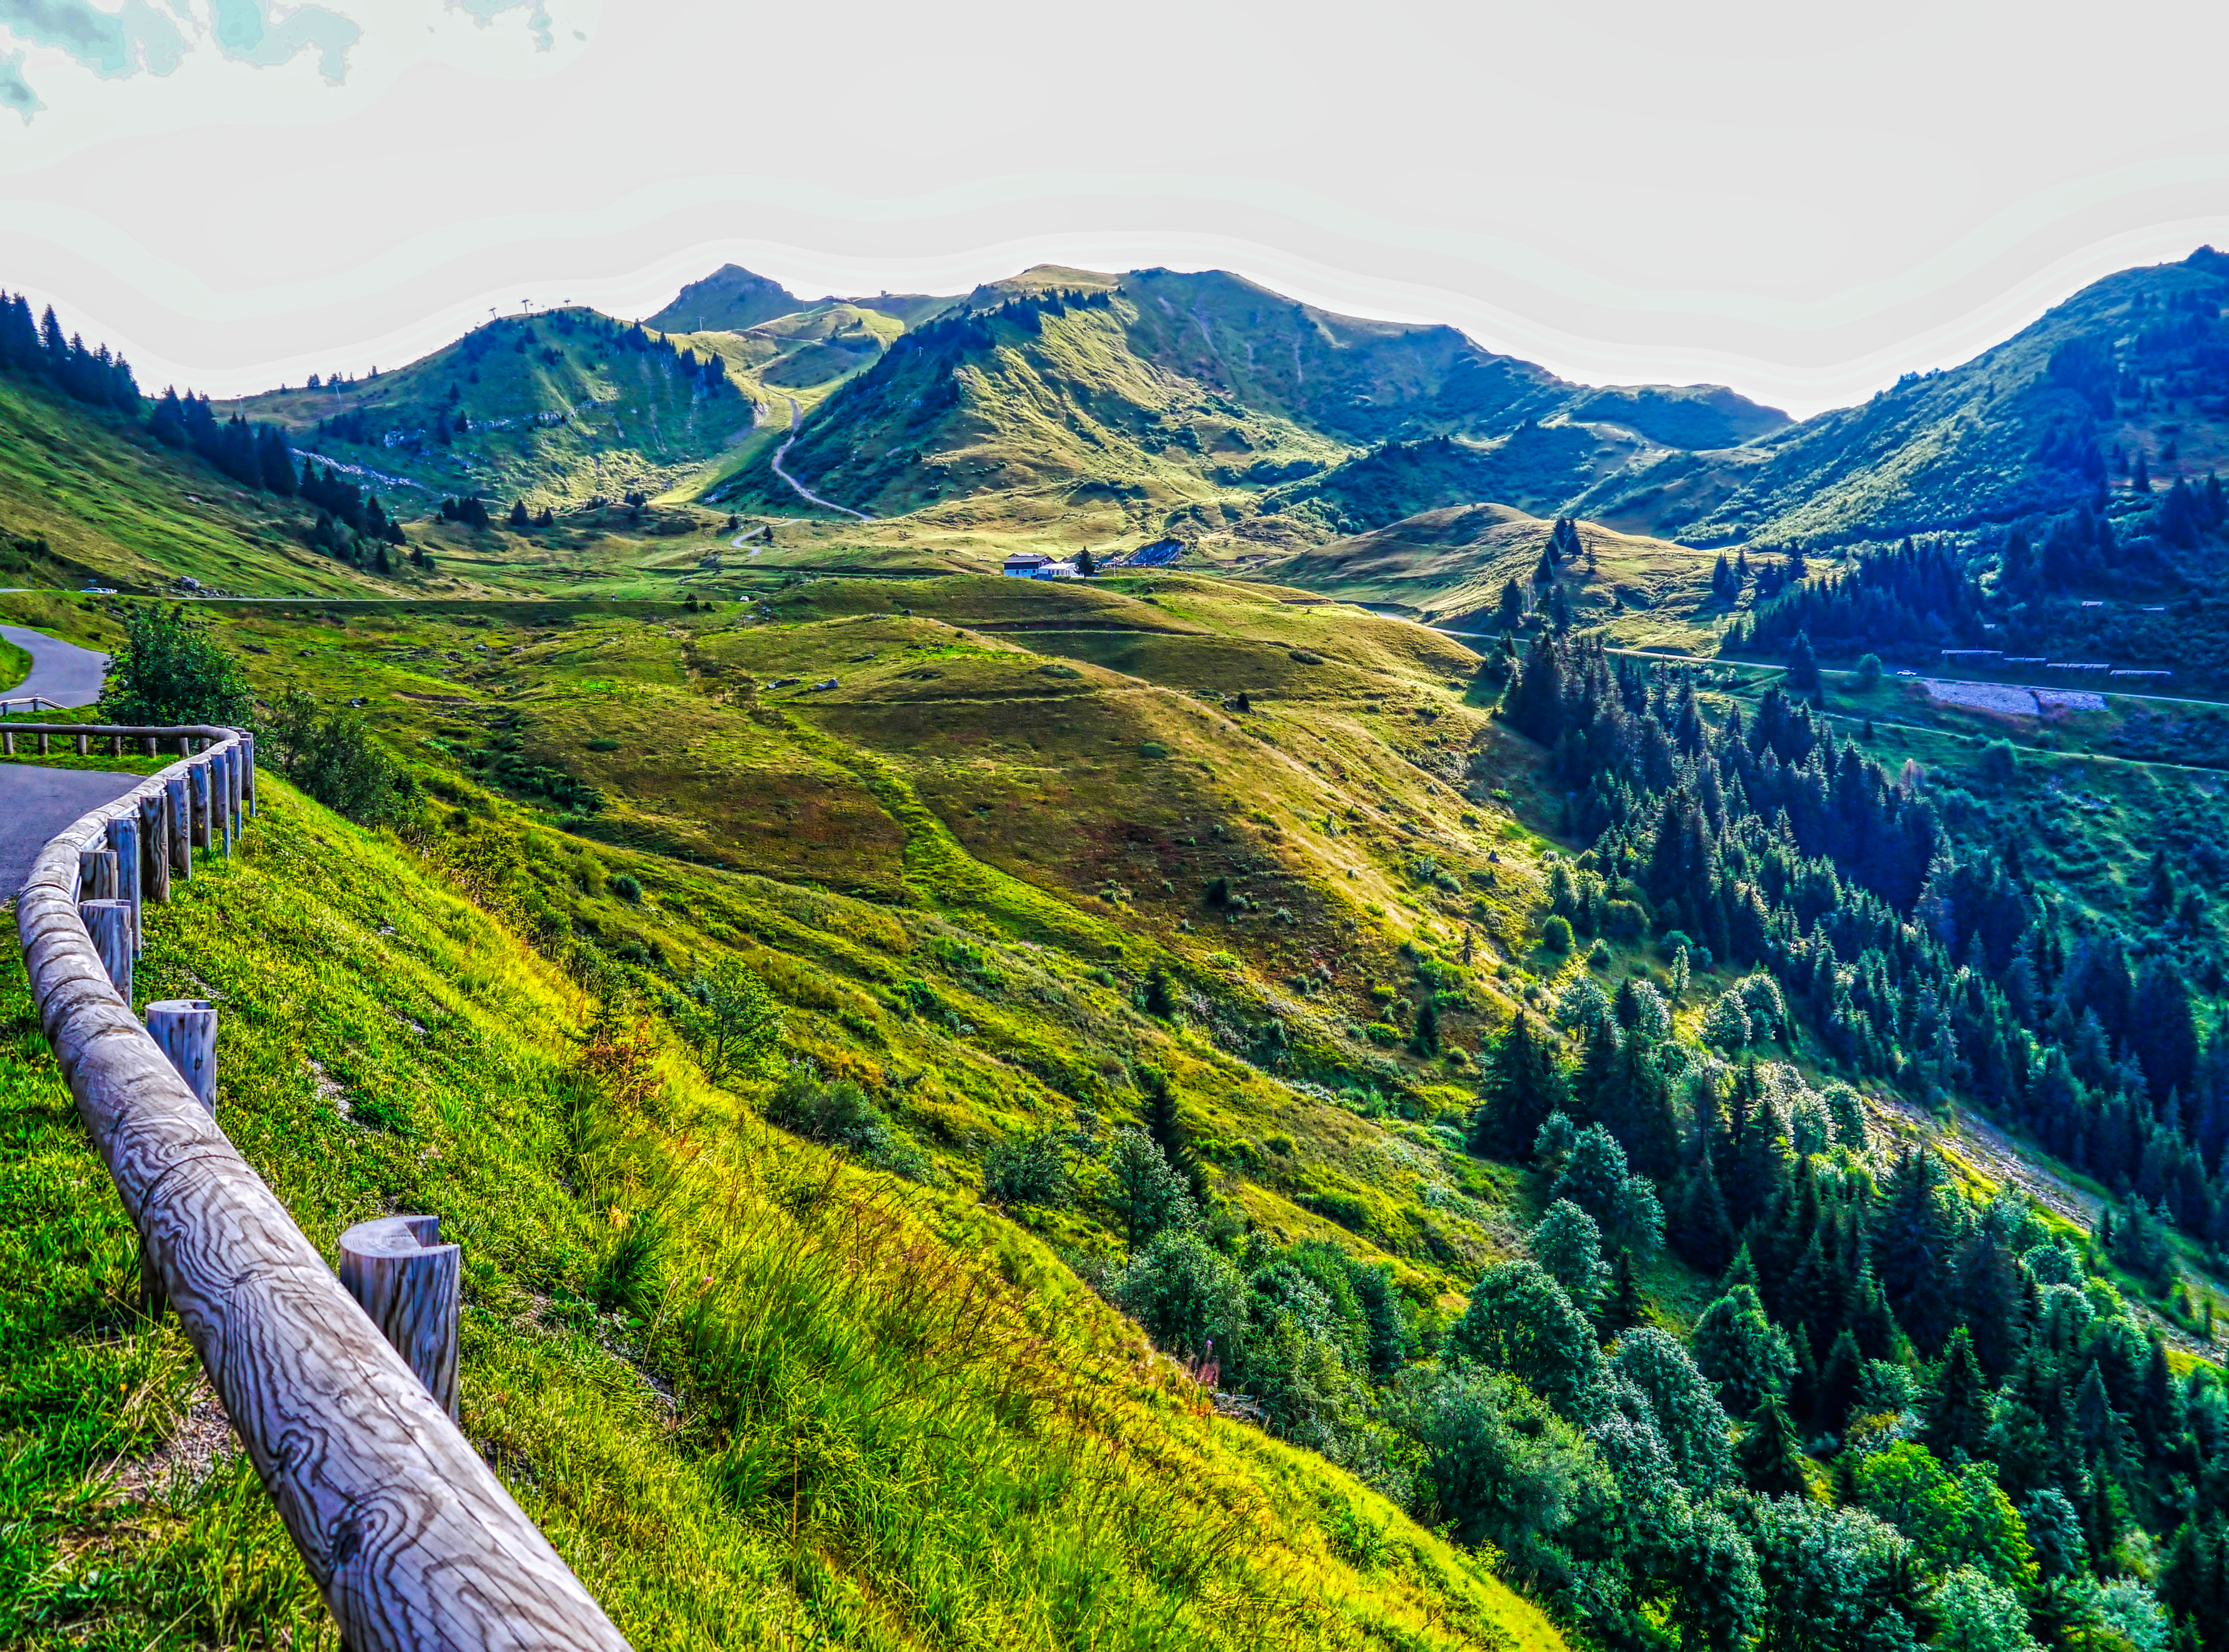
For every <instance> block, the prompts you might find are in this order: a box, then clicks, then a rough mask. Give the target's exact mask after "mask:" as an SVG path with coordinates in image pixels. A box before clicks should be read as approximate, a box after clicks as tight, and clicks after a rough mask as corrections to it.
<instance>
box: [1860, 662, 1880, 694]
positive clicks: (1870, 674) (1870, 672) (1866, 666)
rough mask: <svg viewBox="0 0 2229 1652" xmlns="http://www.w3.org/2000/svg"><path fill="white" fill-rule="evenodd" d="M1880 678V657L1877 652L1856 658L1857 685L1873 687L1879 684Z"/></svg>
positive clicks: (1867, 687) (1865, 687)
mask: <svg viewBox="0 0 2229 1652" xmlns="http://www.w3.org/2000/svg"><path fill="white" fill-rule="evenodd" d="M1880 679H1881V657H1880V656H1879V654H1865V655H1861V656H1860V658H1859V660H1858V686H1859V687H1860V688H1864V689H1870V688H1875V687H1878V686H1879V683H1880Z"/></svg>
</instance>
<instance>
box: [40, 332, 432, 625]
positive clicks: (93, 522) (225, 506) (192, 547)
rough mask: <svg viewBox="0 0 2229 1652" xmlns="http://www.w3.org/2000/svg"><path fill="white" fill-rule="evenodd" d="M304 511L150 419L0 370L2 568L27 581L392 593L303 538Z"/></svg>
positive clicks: (252, 592) (262, 591)
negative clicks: (193, 453) (177, 446)
mask: <svg viewBox="0 0 2229 1652" xmlns="http://www.w3.org/2000/svg"><path fill="white" fill-rule="evenodd" d="M306 519H307V518H306V514H305V512H304V511H303V510H302V509H301V507H300V506H299V505H292V504H291V503H290V504H285V505H282V503H281V502H280V501H279V499H278V498H275V497H274V496H273V495H271V494H267V493H249V492H246V491H245V490H243V489H241V487H240V486H239V485H237V484H236V483H234V482H233V481H232V480H231V479H229V478H227V477H225V476H222V475H221V474H219V473H218V472H216V471H215V470H213V469H211V468H210V467H209V466H206V465H203V464H202V463H201V462H200V461H199V460H196V459H194V458H192V457H190V456H188V455H185V454H181V453H174V452H172V451H171V450H170V449H169V448H166V447H163V446H162V445H161V444H160V443H158V442H157V441H156V440H154V439H153V438H152V437H151V435H149V434H148V433H147V429H146V427H145V425H144V424H142V423H138V422H133V421H125V420H124V419H122V418H121V417H119V416H118V415H112V414H105V413H92V412H88V411H87V409H85V408H82V407H80V405H78V404H77V403H75V402H69V401H66V400H64V399H63V398H62V397H61V396H58V395H52V394H50V393H49V392H48V391H47V390H45V389H42V388H38V387H35V386H31V385H28V384H26V383H25V382H23V381H22V379H20V378H16V377H13V376H8V377H0V536H4V537H0V571H4V574H5V575H6V577H7V579H8V582H10V583H11V584H19V585H62V586H70V587H74V586H80V585H85V584H98V585H107V586H114V587H117V588H128V589H139V590H174V591H175V590H178V589H181V587H180V586H179V585H178V583H177V582H178V580H179V578H180V577H181V576H184V577H187V578H190V579H193V580H196V581H197V582H200V583H201V584H202V586H204V587H207V588H211V589H215V590H222V591H230V592H234V593H238V594H241V595H276V594H280V593H286V594H294V593H318V594H332V595H343V594H355V595H375V594H377V593H379V592H381V591H382V590H385V589H388V588H389V586H388V585H387V582H384V581H381V580H377V579H374V578H371V577H369V576H368V575H364V574H363V573H361V572H359V571H358V570H357V569H354V568H351V567H350V566H348V565H347V564H345V563H343V562H338V561H337V560H335V559H334V558H332V557H329V556H318V554H317V553H315V552H313V551H312V550H309V549H308V548H307V547H306V546H305V545H304V544H303V543H302V542H301V540H300V538H299V537H298V536H299V530H300V528H301V527H302V526H303V525H304V524H305V522H306Z"/></svg>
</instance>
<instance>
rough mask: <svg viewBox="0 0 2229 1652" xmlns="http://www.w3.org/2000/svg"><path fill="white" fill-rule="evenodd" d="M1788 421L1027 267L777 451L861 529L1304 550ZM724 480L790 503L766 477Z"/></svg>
mask: <svg viewBox="0 0 2229 1652" xmlns="http://www.w3.org/2000/svg"><path fill="white" fill-rule="evenodd" d="M811 313H812V312H800V316H799V318H804V317H807V316H809V315H810V314H811ZM799 318H791V321H792V322H793V321H795V320H797V319H799ZM766 325H767V326H768V327H775V326H781V325H790V322H778V323H768V324H766ZM863 353H864V347H863ZM1785 422H1786V421H1785V420H1784V419H1783V417H1782V416H1781V415H1778V414H1776V413H1774V412H1773V411H1772V410H1770V409H1769V408H1757V407H1756V406H1754V405H1753V404H1751V403H1749V402H1744V401H1743V400H1742V399H1741V398H1740V397H1738V396H1735V395H1732V394H1731V392H1728V391H1725V390H1722V389H1712V388H1709V387H1690V388H1678V389H1672V388H1665V387H1640V388H1637V389H1628V390H1620V391H1616V392H1609V391H1603V392H1596V391H1590V390H1587V389H1584V388H1583V387H1580V386H1575V385H1571V384H1567V383H1565V382H1564V381H1562V380H1560V379H1558V378H1556V377H1555V376H1553V375H1551V374H1549V373H1547V372H1545V370H1541V369H1539V368H1537V367H1533V366H1532V365H1531V364H1530V363H1524V362H1519V361H1516V360H1514V359H1513V358H1511V357H1500V356H1494V355H1492V354H1490V353H1488V352H1486V351H1482V350H1480V349H1479V348H1478V347H1477V346H1476V345H1474V344H1472V343H1471V342H1470V341H1469V340H1468V339H1467V338H1465V337H1463V336H1462V335H1461V334H1460V333H1458V332H1455V331H1454V330H1452V329H1450V328H1445V327H1418V326H1410V325H1402V324H1394V323H1381V322H1371V321H1363V320H1358V319H1356V318H1351V317H1343V316H1338V315H1334V314H1332V313H1330V312H1324V311H1319V310H1315V309H1313V308H1310V307H1308V306H1306V305H1296V304H1294V303H1293V302H1291V301H1290V300H1288V299H1282V298H1281V297H1279V296H1278V295H1277V294H1275V293H1274V292H1269V291H1268V290H1267V289H1265V288H1262V287H1260V286H1255V285H1253V284H1251V283H1249V282H1246V281H1243V280H1239V279H1238V278H1237V277H1235V276H1230V275H1227V274H1224V273H1219V272H1209V273H1204V274H1199V275H1183V274H1177V273H1172V272H1170V271H1166V270H1146V271H1138V272H1134V273H1130V274H1127V275H1122V276H1108V275H1102V274H1099V273H1094V272H1090V271H1083V270H1071V269H1064V268H1059V267H1040V268H1037V269H1033V270H1029V271H1025V272H1024V273H1022V274H1020V275H1018V276H1016V277H1014V278H1012V279H1011V280H1004V281H998V282H992V283H989V284H987V285H986V286H981V287H979V288H977V289H976V290H975V291H974V292H973V293H971V294H969V295H968V298H967V300H966V302H965V305H964V306H961V307H960V308H955V309H954V310H952V311H950V312H947V313H946V314H945V315H944V316H942V317H941V318H940V319H938V320H937V321H935V322H931V323H928V324H925V325H916V326H915V331H913V332H911V333H909V336H908V337H907V338H906V339H905V340H904V341H903V344H900V345H898V346H896V347H894V348H892V349H891V350H890V352H889V354H888V355H887V356H886V357H883V359H882V360H880V361H879V362H877V363H875V364H874V365H873V366H872V367H871V368H870V370H868V371H867V372H865V373H864V374H863V375H862V376H860V377H859V378H858V380H857V381H855V382H853V383H851V385H850V386H848V387H847V388H846V389H845V391H844V393H842V394H841V395H837V396H834V397H832V398H831V399H830V400H829V402H827V404H826V406H825V408H823V409H822V410H821V411H820V412H819V414H817V415H816V416H815V418H814V420H813V422H812V423H811V424H810V425H809V426H808V427H807V428H806V433H805V434H804V435H803V437H802V438H801V439H800V441H799V442H798V443H797V445H796V447H795V448H794V449H793V456H794V460H795V461H796V462H795V466H793V468H795V469H796V470H797V471H798V473H800V475H804V476H807V477H809V478H818V479H819V480H817V481H814V482H813V484H812V485H813V486H814V487H815V488H816V489H818V490H819V491H821V492H825V494H826V495H827V497H829V498H833V499H836V500H838V502H840V503H845V504H848V505H852V506H853V507H854V508H856V509H859V510H864V511H870V512H871V513H872V514H875V515H877V516H896V515H903V514H905V513H907V512H909V511H919V512H922V514H923V516H924V517H925V519H926V520H927V521H928V522H931V523H935V522H939V521H944V520H949V519H951V518H952V517H954V516H955V515H957V514H958V513H960V511H973V512H974V513H975V514H976V515H977V516H978V517H979V518H980V517H983V516H985V515H990V516H994V517H995V516H999V515H1005V517H1008V518H1009V519H1012V518H1014V517H1026V516H1027V515H1029V514H1030V512H1031V510H1032V508H1033V507H1034V508H1035V509H1036V510H1037V511H1042V510H1043V509H1044V508H1045V506H1046V505H1049V504H1050V503H1051V502H1053V501H1055V500H1057V501H1059V502H1060V503H1062V504H1063V505H1070V506H1074V505H1081V504H1095V505H1098V506H1099V507H1100V509H1101V511H1102V513H1103V515H1104V516H1105V517H1107V518H1108V520H1109V521H1110V523H1111V524H1119V529H1118V530H1134V531H1139V532H1147V531H1158V530H1164V529H1167V528H1170V527H1172V526H1181V527H1185V528H1188V529H1190V530H1192V531H1194V532H1207V533H1212V532H1214V531H1217V530H1222V529H1225V528H1229V527H1233V526H1236V525H1237V524H1242V523H1243V524H1251V527H1252V529H1253V530H1258V531H1260V532H1261V533H1263V534H1266V535H1269V536H1270V537H1280V536H1282V537H1285V538H1287V539H1292V538H1294V537H1298V538H1300V539H1301V540H1303V541H1305V540H1306V539H1308V538H1320V537H1324V536H1325V535H1326V534H1328V533H1333V532H1342V531H1355V530H1359V529H1364V528H1370V527H1378V526H1383V525H1384V524H1386V523H1389V522H1391V521H1393V520H1396V519H1397V518H1398V517H1402V516H1405V515H1409V514H1411V513H1412V512H1414V511H1417V510H1421V509H1425V508H1429V507H1430V506H1433V505H1444V504H1457V503H1470V502H1474V501H1477V500H1481V499H1507V500H1510V501H1512V502H1515V503H1519V504H1523V505H1528V506H1530V507H1532V508H1535V509H1543V510H1555V509H1559V508H1561V506H1562V505H1563V504H1564V502H1565V501H1567V500H1570V499H1572V498H1577V497H1579V496H1580V495H1582V494H1583V493H1585V492H1588V491H1589V490H1590V489H1594V488H1596V487H1597V486H1599V485H1602V484H1603V481H1604V479H1606V478H1607V477H1609V476H1611V475H1614V474H1622V473H1623V472H1627V471H1628V470H1630V469H1632V468H1634V467H1635V466H1639V465H1641V463H1642V462H1643V461H1644V460H1657V459H1661V457H1662V456H1663V455H1664V454H1665V453H1666V452H1667V448H1666V447H1665V446H1664V444H1665V443H1666V442H1667V441H1677V442H1680V443H1707V444H1710V445H1712V446H1714V447H1725V446H1730V445H1732V444H1735V443H1738V442H1742V441H1746V440H1750V438H1752V437H1754V436H1757V435H1759V434H1763V433H1766V432H1769V431H1771V430H1775V429H1777V428H1779V427H1781V426H1782V425H1783V424H1785ZM1449 436H1459V437H1461V438H1463V439H1464V445H1463V446H1462V447H1460V448H1457V447H1450V446H1449V444H1448V443H1447V442H1446V441H1445V440H1442V439H1443V438H1446V437H1449ZM1411 443H1414V444H1421V447H1422V450H1423V452H1424V453H1426V454H1427V455H1428V456H1429V457H1428V458H1427V459H1426V460H1423V461H1422V463H1423V468H1424V469H1427V470H1429V471H1430V472H1432V474H1430V475H1429V476H1417V475H1410V474H1398V475H1396V474H1389V472H1413V471H1416V469H1417V468H1418V467H1419V462H1418V461H1417V460H1415V459H1414V458H1413V457H1411V449H1410V447H1409V446H1407V445H1405V444H1411ZM1365 447H1367V448H1369V449H1371V452H1370V453H1368V454H1367V456H1366V457H1365V456H1364V455H1363V454H1361V453H1358V451H1357V450H1358V449H1360V448H1365ZM1680 451H1681V452H1683V453H1684V452H1685V451H1686V449H1685V448H1684V447H1682V448H1681V449H1680ZM1347 461H1352V463H1350V462H1347ZM1321 472H1327V473H1326V474H1322V475H1320V474H1319V473H1321ZM824 483H825V486H823V484H824ZM730 486H731V487H732V489H733V492H732V493H730V494H723V497H733V498H740V499H744V500H747V501H749V502H751V503H753V504H755V505H760V506H762V507H765V508H769V509H784V508H789V509H796V508H800V506H799V505H798V502H797V501H796V499H795V496H794V495H793V494H792V493H791V492H789V490H788V489H787V487H786V486H785V485H783V484H782V483H781V482H780V479H779V478H777V477H774V475H772V473H771V472H770V471H768V470H767V469H766V468H765V466H763V465H760V466H744V467H743V468H742V470H741V471H740V472H738V473H737V480H736V482H735V483H734V484H731V485H730ZM1396 500H1398V501H1399V502H1398V503H1395V501H1396ZM1257 512H1258V517H1257ZM1102 531H1105V529H1102Z"/></svg>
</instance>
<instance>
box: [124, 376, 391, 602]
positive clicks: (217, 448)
mask: <svg viewBox="0 0 2229 1652" xmlns="http://www.w3.org/2000/svg"><path fill="white" fill-rule="evenodd" d="M148 428H149V429H150V430H151V432H152V433H153V434H154V436H155V439H156V440H157V441H160V442H162V443H163V444H164V445H165V446H166V447H177V448H182V449H184V450H186V451H189V452H191V453H196V454H198V455H200V456H201V457H202V459H204V460H208V461H209V464H210V465H212V466H215V468H216V469H218V470H220V471H222V472H223V473H224V474H225V475H227V476H228V477H230V478H231V479H233V480H234V481H235V482H238V483H239V484H240V485H241V486H242V487H248V488H254V489H257V490H259V491H260V492H266V493H271V494H275V495H277V496H278V497H279V498H285V499H292V498H299V499H300V500H301V501H302V502H303V503H304V504H305V505H313V506H315V507H316V509H317V512H318V516H317V520H316V521H315V522H314V523H313V524H311V526H310V527H309V528H308V529H307V530H305V533H304V538H305V541H306V543H308V544H309V545H310V547H311V548H312V550H321V551H324V553H326V554H327V555H328V556H338V557H340V558H342V559H343V560H344V561H347V562H360V563H363V564H365V565H367V566H370V567H373V568H376V569H377V570H378V571H379V572H381V573H385V572H387V571H388V567H389V564H388V559H387V553H386V550H385V549H384V547H386V546H388V545H399V544H401V543H403V538H402V529H401V524H399V523H397V522H395V521H394V520H393V519H392V518H390V517H389V516H388V514H387V512H386V511H385V510H384V508H382V506H381V505H380V503H379V499H378V497H377V496H376V495H375V494H373V493H372V492H369V490H368V489H365V488H361V487H358V486H357V485H356V484H355V483H353V482H351V481H349V480H348V479H346V478H345V477H344V476H342V475H341V474H340V473H339V472H337V471H336V470H334V469H333V468H332V467H331V466H320V465H318V464H317V463H316V462H315V461H314V460H312V461H310V462H308V463H305V464H304V465H303V466H302V467H301V468H300V470H299V471H297V470H296V469H295V467H294V459H293V455H292V453H291V452H290V451H289V450H288V448H287V446H286V435H285V433H284V432H282V431H280V430H279V427H277V426H276V425H267V424H251V423H249V422H248V421H247V420H246V419H243V418H241V416H240V415H237V414H234V415H233V416H232V417H231V418H229V419H222V420H221V419H219V418H218V417H217V416H216V415H215V412H214V411H212V409H211V408H210V407H209V398H208V397H207V396H205V395H195V394H194V393H193V392H192V391H190V390H189V391H188V392H187V393H186V394H185V395H183V396H182V395H179V394H178V393H177V391H176V390H175V389H166V390H164V392H163V395H162V396H161V398H160V399H159V400H158V401H157V402H156V403H155V407H154V410H153V411H152V413H151V415H149V417H148Z"/></svg>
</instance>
